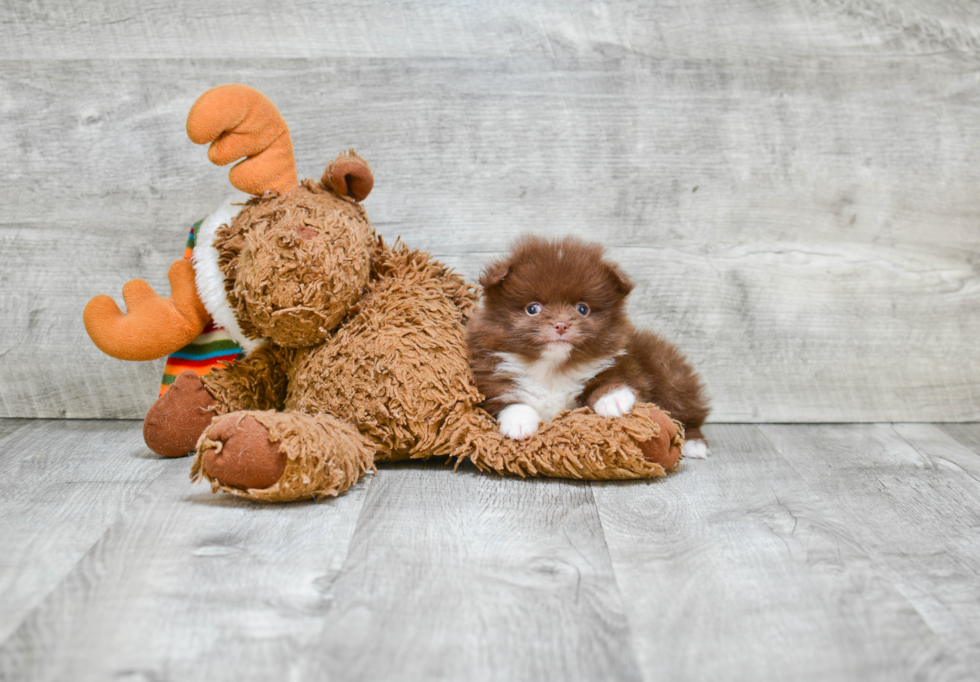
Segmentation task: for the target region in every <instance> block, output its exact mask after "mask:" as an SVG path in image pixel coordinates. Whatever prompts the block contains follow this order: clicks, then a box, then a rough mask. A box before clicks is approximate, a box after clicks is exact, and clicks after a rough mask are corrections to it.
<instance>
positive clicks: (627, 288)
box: [606, 263, 633, 296]
mask: <svg viewBox="0 0 980 682" xmlns="http://www.w3.org/2000/svg"><path fill="white" fill-rule="evenodd" d="M606 268H607V270H608V272H609V279H610V280H612V283H613V284H614V285H615V287H616V290H617V291H619V293H621V294H622V295H623V296H626V295H628V294H629V292H631V291H633V280H631V279H630V278H629V276H628V275H627V274H626V273H625V272H623V271H622V270H620V269H619V266H618V265H613V264H612V263H607V264H606Z"/></svg>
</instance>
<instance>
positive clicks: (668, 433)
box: [640, 408, 683, 471]
mask: <svg viewBox="0 0 980 682" xmlns="http://www.w3.org/2000/svg"><path fill="white" fill-rule="evenodd" d="M649 412H650V418H651V419H653V421H654V423H656V424H657V426H659V427H660V435H659V436H658V437H656V438H651V439H650V440H647V441H643V442H642V443H640V450H642V451H643V456H644V457H645V458H646V459H647V460H649V461H651V462H656V463H657V464H659V465H660V466H662V467H663V468H664V471H670V470H671V469H673V468H674V467H676V466H677V464H678V462H679V461H680V459H681V448H682V447H683V441H681V439H680V438H679V437H678V435H677V425H676V424H675V423H674V420H673V419H671V418H670V417H668V416H667V415H666V414H665V413H663V412H661V411H660V410H658V409H656V408H649Z"/></svg>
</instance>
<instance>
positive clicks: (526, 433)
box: [497, 403, 541, 440]
mask: <svg viewBox="0 0 980 682" xmlns="http://www.w3.org/2000/svg"><path fill="white" fill-rule="evenodd" d="M497 421H498V426H499V429H500V433H502V434H504V435H505V436H507V437H508V438H510V439H512V440H527V439H528V438H530V437H531V436H533V435H534V434H535V433H537V431H538V424H539V423H540V422H541V416H540V415H539V414H538V411H537V410H535V409H534V408H533V407H531V406H530V405H525V404H523V403H517V404H515V405H508V406H507V407H505V408H504V409H502V410H501V411H500V414H499V415H498V416H497Z"/></svg>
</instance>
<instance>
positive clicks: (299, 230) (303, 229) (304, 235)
mask: <svg viewBox="0 0 980 682" xmlns="http://www.w3.org/2000/svg"><path fill="white" fill-rule="evenodd" d="M293 232H295V233H296V236H297V237H299V238H300V239H303V240H307V239H313V237H315V236H316V235H317V231H316V230H314V229H313V228H312V227H310V226H309V225H299V226H298V227H295V228H293Z"/></svg>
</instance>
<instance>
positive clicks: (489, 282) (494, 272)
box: [480, 260, 510, 289]
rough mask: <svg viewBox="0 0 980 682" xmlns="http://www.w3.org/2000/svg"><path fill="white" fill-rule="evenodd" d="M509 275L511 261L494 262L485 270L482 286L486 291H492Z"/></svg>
mask: <svg viewBox="0 0 980 682" xmlns="http://www.w3.org/2000/svg"><path fill="white" fill-rule="evenodd" d="M509 273H510V261H509V260H498V261H493V262H492V263H490V264H489V265H487V267H486V268H484V269H483V274H482V275H480V286H482V287H483V288H484V289H492V288H494V287H495V286H498V285H499V284H500V283H501V282H503V281H504V277H506V276H507V275H508V274H509Z"/></svg>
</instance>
